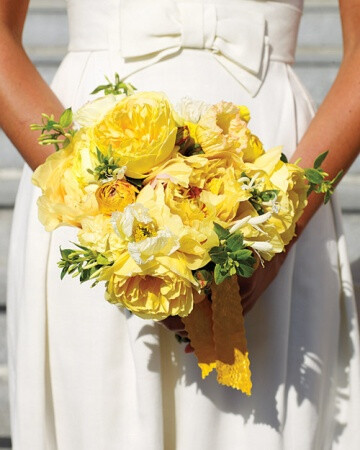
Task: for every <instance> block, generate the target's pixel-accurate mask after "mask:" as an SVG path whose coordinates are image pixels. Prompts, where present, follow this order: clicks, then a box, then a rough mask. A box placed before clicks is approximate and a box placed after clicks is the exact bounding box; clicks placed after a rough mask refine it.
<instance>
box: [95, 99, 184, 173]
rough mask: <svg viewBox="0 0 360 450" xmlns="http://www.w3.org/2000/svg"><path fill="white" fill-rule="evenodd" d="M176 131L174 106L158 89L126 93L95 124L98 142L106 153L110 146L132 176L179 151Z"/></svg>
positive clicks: (150, 168) (146, 170)
mask: <svg viewBox="0 0 360 450" xmlns="http://www.w3.org/2000/svg"><path fill="white" fill-rule="evenodd" d="M176 133H177V124H176V122H175V119H174V114H173V109H172V107H171V105H170V103H169V101H168V100H167V98H166V97H165V96H164V95H163V94H161V93H156V92H140V93H137V94H133V95H131V96H129V97H125V98H124V99H122V100H121V101H120V102H118V103H117V104H116V105H115V106H114V107H113V108H112V109H111V110H110V111H108V112H107V114H106V115H105V116H104V118H103V119H102V120H101V121H100V122H98V123H97V124H96V125H95V126H94V127H93V136H94V141H95V144H96V145H97V146H98V147H99V149H100V150H101V151H102V152H104V153H106V151H107V150H108V148H109V147H111V148H112V151H113V155H114V157H115V158H116V159H118V164H119V165H121V166H126V167H127V170H126V175H128V176H130V177H133V178H143V177H144V176H145V175H146V174H148V173H149V172H150V171H151V170H152V168H153V167H156V166H158V165H159V164H162V163H163V162H165V161H166V160H168V159H169V158H170V157H171V156H172V155H173V154H175V153H176V151H177V148H176V147H175V140H176Z"/></svg>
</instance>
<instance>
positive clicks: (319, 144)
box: [241, 0, 360, 312]
mask: <svg viewBox="0 0 360 450" xmlns="http://www.w3.org/2000/svg"><path fill="white" fill-rule="evenodd" d="M339 3H340V12H341V20H342V27H343V42H344V56H343V60H342V63H341V66H340V69H339V72H338V75H337V77H336V79H335V81H334V83H333V85H332V88H331V89H330V91H329V93H328V94H327V96H326V98H325V100H324V102H323V103H322V105H321V106H320V108H319V110H318V111H317V113H316V115H315V117H314V119H313V120H312V122H311V124H310V126H309V128H308V130H307V132H306V134H305V135H304V137H303V138H302V140H301V142H300V143H299V145H298V147H297V149H296V151H295V153H294V155H293V157H292V161H296V160H297V159H298V158H301V162H300V165H301V166H303V167H312V165H313V162H314V160H315V158H316V157H317V156H318V155H319V154H320V153H321V152H323V151H326V150H329V155H328V157H327V159H326V160H325V162H324V164H323V167H324V170H325V171H326V172H327V173H329V175H330V177H331V178H333V177H334V176H335V175H336V174H337V173H338V172H339V171H340V170H341V169H344V171H345V172H346V171H347V170H348V168H349V167H350V165H351V164H352V162H353V161H354V159H355V158H356V156H357V155H358V153H359V149H360V0H339ZM322 201H323V199H322V196H321V195H318V194H316V195H314V194H311V195H310V197H309V203H308V205H307V207H306V208H305V211H304V214H303V215H302V216H301V218H300V219H299V221H298V224H297V235H298V236H299V235H300V234H301V232H302V231H303V230H304V228H305V227H306V225H307V224H308V222H309V221H310V220H311V218H312V217H313V215H314V214H315V212H316V211H317V210H318V208H319V207H320V206H321V204H322ZM293 242H294V240H293V241H292V242H291V243H290V245H289V246H288V249H287V250H289V248H290V247H291V245H292V243H293ZM287 253H288V251H287V252H286V253H280V254H278V255H276V256H275V257H274V258H273V259H272V260H271V261H270V262H268V263H267V264H266V266H265V269H262V268H261V267H260V268H259V269H258V270H256V272H255V273H254V275H253V276H252V277H251V278H248V279H242V280H241V294H242V300H243V307H244V311H245V312H248V311H249V310H251V308H252V307H253V306H254V304H255V303H256V300H257V299H258V298H259V296H260V295H261V294H262V292H263V291H264V290H265V289H266V288H267V287H268V285H269V284H270V283H271V282H272V280H273V279H274V278H275V277H276V275H277V273H278V271H279V269H280V267H281V265H282V264H283V262H284V260H285V258H286V255H287Z"/></svg>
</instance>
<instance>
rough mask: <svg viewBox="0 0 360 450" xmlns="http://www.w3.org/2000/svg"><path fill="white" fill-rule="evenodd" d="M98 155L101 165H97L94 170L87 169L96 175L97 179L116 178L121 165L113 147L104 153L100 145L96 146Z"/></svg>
mask: <svg viewBox="0 0 360 450" xmlns="http://www.w3.org/2000/svg"><path fill="white" fill-rule="evenodd" d="M96 156H97V159H98V161H99V165H98V166H96V167H95V169H94V170H91V169H87V171H88V172H89V173H90V174H91V175H93V176H94V178H95V181H99V180H112V179H114V178H116V175H117V173H118V172H119V171H120V169H121V166H120V165H119V164H118V159H115V158H114V156H113V152H112V149H111V147H109V149H108V151H107V153H106V154H104V153H102V152H101V151H100V150H99V149H98V147H96Z"/></svg>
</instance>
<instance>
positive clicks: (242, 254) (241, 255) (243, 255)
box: [229, 248, 255, 263]
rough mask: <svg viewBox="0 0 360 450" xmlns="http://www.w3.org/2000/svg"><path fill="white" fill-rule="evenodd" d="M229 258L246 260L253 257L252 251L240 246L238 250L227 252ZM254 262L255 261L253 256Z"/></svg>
mask: <svg viewBox="0 0 360 450" xmlns="http://www.w3.org/2000/svg"><path fill="white" fill-rule="evenodd" d="M229 256H230V258H232V259H233V260H234V261H239V262H241V261H247V260H248V259H249V258H253V256H252V251H251V250H249V249H247V248H242V249H239V250H236V251H234V252H231V253H230V254H229ZM253 259H254V263H255V258H253Z"/></svg>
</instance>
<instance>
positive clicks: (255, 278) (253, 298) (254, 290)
mask: <svg viewBox="0 0 360 450" xmlns="http://www.w3.org/2000/svg"><path fill="white" fill-rule="evenodd" d="M287 254H288V249H287V251H286V252H283V253H278V254H276V255H275V256H274V257H273V259H272V260H271V261H266V262H265V264H264V267H262V266H261V265H259V266H258V268H257V269H256V270H255V272H254V273H253V275H252V276H251V277H250V278H242V277H238V284H239V290H240V296H241V303H242V307H243V314H244V315H245V314H247V313H248V312H249V311H250V310H251V309H252V308H253V306H254V305H255V303H256V302H257V300H258V298H259V297H260V295H261V294H262V293H263V292H264V291H265V289H266V288H267V287H268V286H269V285H270V283H271V282H272V281H273V280H274V278H275V277H276V275H277V274H278V272H279V270H280V267H281V266H282V264H283V262H284V261H285V258H286V256H287Z"/></svg>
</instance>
